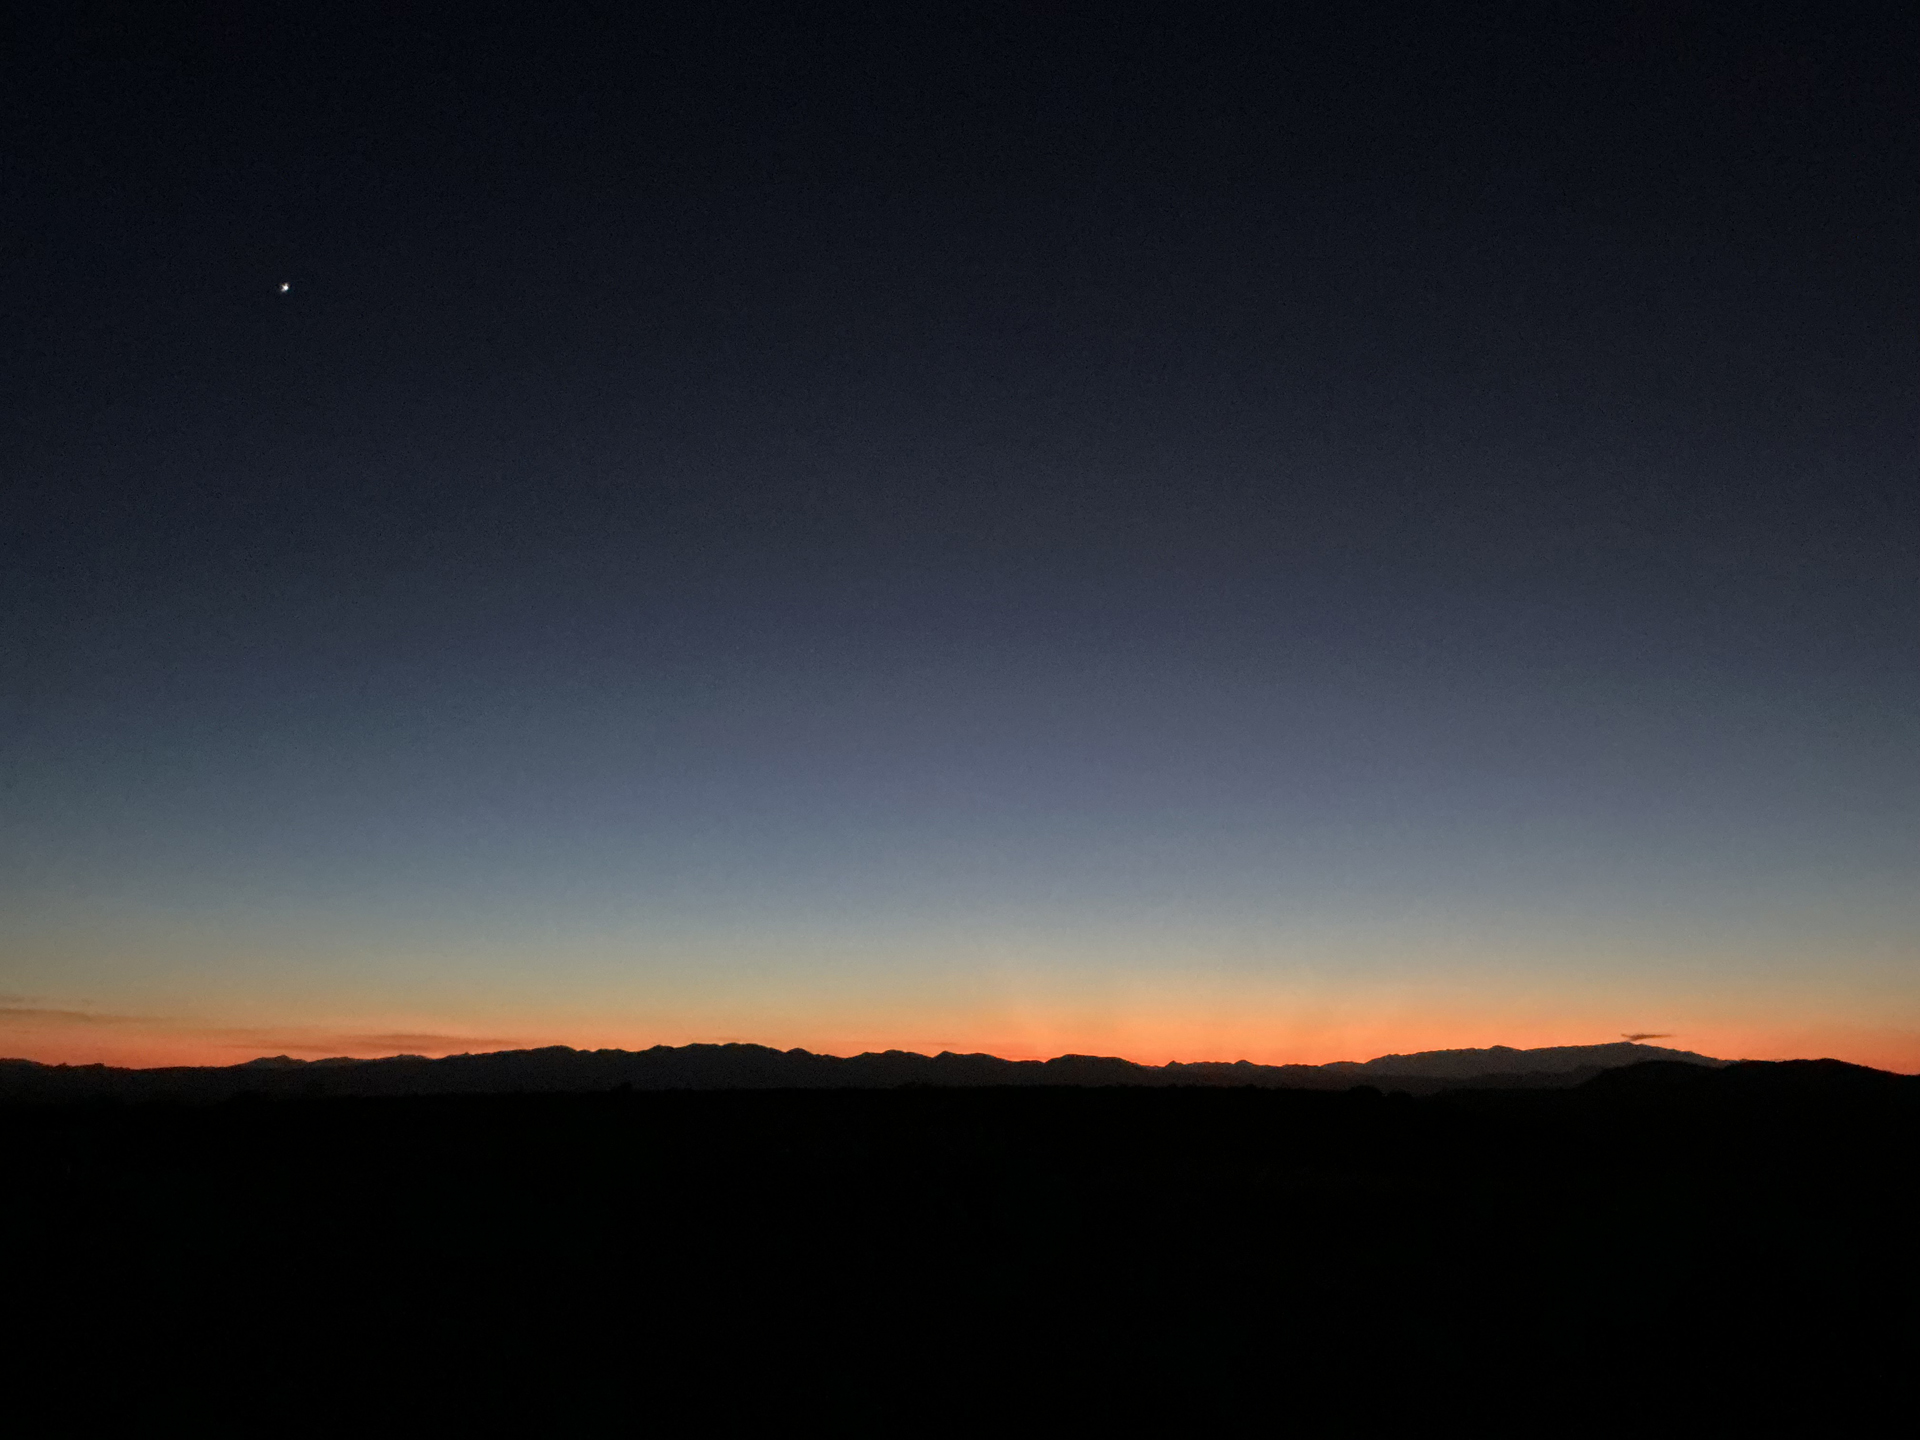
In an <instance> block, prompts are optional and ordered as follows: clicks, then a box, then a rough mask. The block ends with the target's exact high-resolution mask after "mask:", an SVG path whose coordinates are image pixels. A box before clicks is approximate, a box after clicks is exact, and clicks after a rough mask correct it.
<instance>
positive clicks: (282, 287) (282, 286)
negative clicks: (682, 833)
mask: <svg viewBox="0 0 1920 1440" xmlns="http://www.w3.org/2000/svg"><path fill="white" fill-rule="evenodd" d="M291 289H293V286H291V285H289V284H287V283H286V281H284V280H283V281H281V282H280V293H281V294H282V295H284V294H286V293H287V292H288V291H289V290H291Z"/></svg>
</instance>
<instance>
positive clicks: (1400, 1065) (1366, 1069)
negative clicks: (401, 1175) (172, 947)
mask: <svg viewBox="0 0 1920 1440" xmlns="http://www.w3.org/2000/svg"><path fill="white" fill-rule="evenodd" d="M1648 1061H1666V1062H1672V1063H1678V1064H1683V1065H1694V1066H1702V1067H1707V1068H1719V1067H1722V1066H1725V1065H1728V1064H1730V1063H1733V1062H1730V1061H1726V1060H1720V1059H1716V1058H1714V1057H1712V1056H1708V1055H1699V1054H1695V1053H1694V1052H1692V1051H1686V1050H1673V1049H1668V1048H1666V1047H1664V1046H1658V1045H1642V1044H1638V1043H1635V1042H1631V1041H1614V1042H1611V1043H1609V1044H1602V1045H1556V1046H1545V1047H1541V1048H1538V1049H1532V1050H1522V1049H1515V1048H1512V1047H1509V1046H1504V1045H1495V1046H1490V1047H1487V1048H1485V1049H1466V1050H1430V1051H1421V1052H1416V1053H1414V1054H1408V1055H1382V1056H1376V1057H1375V1058H1374V1059H1372V1060H1364V1061H1352V1060H1342V1061H1334V1062H1332V1063H1331V1064H1326V1065H1262V1064H1256V1063H1254V1062H1252V1061H1247V1060H1235V1061H1218V1060H1201V1061H1178V1060H1175V1061H1170V1062H1168V1063H1167V1064H1165V1065H1143V1064H1139V1063H1138V1062H1135V1061H1132V1060H1125V1059H1121V1058H1119V1057H1117V1056H1107V1055H1077V1054H1067V1055H1057V1056H1055V1057H1053V1058H1052V1059H1049V1060H1004V1059H1002V1058H1000V1057H999V1056H997V1055H988V1054H983V1053H978V1052H975V1053H969V1054H961V1053H956V1052H954V1051H951V1050H943V1051H941V1052H939V1053H938V1054H936V1055H922V1054H920V1053H918V1052H917V1051H910V1050H882V1051H871V1050H870V1051H864V1052H862V1053H860V1054H857V1055H851V1056H836V1055H821V1054H816V1053H814V1052H812V1051H809V1050H804V1049H799V1048H795V1049H791V1050H778V1049H775V1048H773V1047H771V1046H766V1045H754V1044H743V1043H728V1044H692V1045H682V1046H669V1045H655V1046H653V1047H651V1048H649V1049H646V1050H614V1049H602V1050H576V1049H573V1048H572V1047H570V1046H566V1045H550V1046H544V1047H539V1048H534V1049H525V1050H498V1051H488V1052H482V1053H477V1054H474V1053H463V1054H458V1055H447V1056H442V1057H440V1058H437V1059H428V1058H426V1057H424V1056H419V1055H391V1056H385V1057H380V1058H377V1059H368V1060H357V1059H353V1058H350V1057H346V1056H332V1057H327V1058H324V1059H319V1060H299V1059H295V1058H293V1057H291V1056H287V1055H273V1056H259V1057H257V1058H255V1059H252V1060H247V1061H243V1062H241V1063H239V1064H236V1065H225V1066H162V1067H154V1068H149V1069H136V1068H127V1067H116V1066H108V1065H49V1064H45V1063H42V1062H40V1061H35V1060H12V1059H5V1060H0V1099H81V1098H95V1097H98V1098H108V1097H112V1098H125V1099H201V1100H218V1099H225V1098H231V1097H234V1096H238V1095H242V1094H253V1095H263V1096H267V1095H287V1096H312V1095H366V1096H374V1095H430V1094H480V1093H517V1092H533V1091H541V1092H554V1091H588V1090H610V1089H617V1088H621V1087H627V1088H631V1089H636V1090H763V1089H782V1090H784V1089H795V1090H812V1089H890V1088H898V1087H901V1086H929V1087H969V1088H971V1087H979V1086H1055V1085H1078V1086H1112V1085H1123V1086H1166V1085H1187V1086H1193V1085H1199V1086H1213V1087H1220V1086H1243V1085H1252V1086H1257V1087H1261V1088H1269V1089H1309V1090H1343V1089H1351V1088H1353V1087H1355V1086H1359V1085H1373V1086H1376V1087H1385V1088H1391V1089H1404V1090H1410V1091H1414V1092H1416V1093H1425V1092H1431V1091H1433V1090H1436V1089H1441V1088H1448V1087H1457V1086H1475V1087H1480V1088H1494V1087H1498V1088H1510V1087H1515V1086H1532V1087H1546V1088H1560V1087H1565V1086H1568V1085H1574V1084H1579V1083H1581V1082H1583V1081H1585V1080H1588V1079H1591V1078H1592V1077H1594V1076H1595V1075H1598V1074H1601V1073H1603V1072H1604V1071H1607V1070H1612V1069H1618V1068H1620V1067H1623V1066H1627V1065H1637V1064H1642V1063H1645V1062H1648Z"/></svg>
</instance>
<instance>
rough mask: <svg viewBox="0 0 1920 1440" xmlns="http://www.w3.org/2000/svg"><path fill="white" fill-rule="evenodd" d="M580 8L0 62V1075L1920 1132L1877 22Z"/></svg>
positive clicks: (352, 15) (1904, 247) (1899, 159)
mask: <svg viewBox="0 0 1920 1440" xmlns="http://www.w3.org/2000/svg"><path fill="white" fill-rule="evenodd" d="M386 8H390V7H386ZM635 9H636V11H639V10H642V9H644V10H645V11H646V13H645V14H644V15H642V14H635V15H633V16H630V17H626V18H624V19H618V20H613V19H608V18H607V17H605V16H599V17H595V16H593V15H592V14H591V12H589V11H587V10H586V9H584V8H578V9H577V8H574V7H569V6H563V5H552V6H539V7H528V8H526V9H524V10H521V11H519V12H515V11H512V10H496V9H492V8H489V7H486V6H470V5H461V6H454V7H445V8H424V7H423V8H421V9H418V10H410V11H409V12H408V14H407V16H406V17H404V18H400V19H396V18H394V17H393V16H391V15H389V14H383V13H382V11H381V10H379V9H370V10H365V11H360V10H355V9H353V8H351V7H344V6H342V7H335V6H328V7H289V8H287V9H285V10H276V9H274V8H272V7H246V8H244V9H241V8H237V7H236V8H234V9H231V10H229V9H226V8H221V7H208V8H206V9H204V10H193V11H186V10H182V11H179V12H171V13H169V14H168V15H166V16H164V17H161V18H155V17H154V15H153V14H152V13H151V12H150V11H149V10H148V8H147V7H139V6H134V7H124V8H123V7H89V6H77V7H72V8H70V9H66V8H63V9H62V10H61V12H60V13H59V14H58V15H57V16H49V17H45V18H42V19H31V20H28V21H22V22H19V25H20V34H19V35H18V36H16V40H17V42H18V43H15V44H14V45H12V46H11V47H10V49H11V52H12V53H13V54H14V56H15V58H14V60H13V61H11V62H10V63H11V67H12V68H11V70H10V72H9V74H8V75H7V77H6V84H4V85H0V106H3V107H4V112H3V116H4V126H5V130H6V133H7V134H8V136H9V137H10V138H9V141H8V146H7V148H8V150H9V152H10V158H9V161H8V164H7V166H6V167H5V169H4V171H0V187H3V189H0V205H3V206H4V210H5V214H6V216H7V222H6V235H5V242H4V245H5V248H4V251H0V264H4V267H5V276H6V285H5V294H4V301H3V302H0V303H4V307H5V308H4V312H3V313H0V327H3V328H0V367H3V368H0V386H3V387H4V394H5V396H6V399H5V403H4V406H0V409H3V410H4V421H3V422H0V464H4V473H3V474H0V487H3V489H0V497H3V504H4V521H5V531H4V536H3V537H0V544H4V551H0V606H3V607H4V608H3V609H0V1053H4V1054H12V1055H23V1056H30V1057H33V1058H38V1059H45V1060H87V1061H91V1060H110V1061H117V1062H122V1063H159V1062H164V1061H174V1060H193V1061H213V1062H221V1063H225V1062H229V1061H232V1060H236V1059H243V1058H247V1057H249V1056H251V1055H254V1054H259V1053H263V1052H264V1053H277V1052H282V1051H284V1052H286V1053H290V1054H295V1055H307V1056H314V1055H322V1054H365V1055H372V1054H386V1053H393V1052H394V1051H396V1050H398V1051H409V1052H419V1053H429V1054H439V1053H446V1052H450V1051H460V1050H469V1049H472V1050H479V1049H492V1048H500V1047H503V1046H507V1045H520V1044H545V1043H567V1044H574V1045H582V1046H594V1045H622V1046H628V1047H639V1046H645V1045H649V1044H653V1043H656V1042H668V1043H683V1042H686V1041H690V1040H719V1039H730V1040H753V1041H758V1042H762V1043H767V1044H774V1045H780V1046H791V1045H804V1046H807V1047H809V1048H812V1049H817V1050H827V1051H834V1052H838V1053H844V1052H847V1051H853V1050H860V1049H869V1048H872V1049H879V1048H887V1047H889V1046H898V1047H901V1048H909V1049H918V1050H929V1051H930V1050H938V1049H942V1048H951V1049H957V1050H978V1049H984V1050H991V1051H994V1052H996V1053H999V1054H1003V1055H1009V1056H1033V1055H1051V1054H1057V1053H1061V1052H1063V1051H1083V1052H1099V1053H1112V1054H1123V1055H1127V1056H1129V1057H1132V1058H1135V1059H1139V1060H1145V1061H1163V1060H1167V1059H1174V1058H1179V1059H1188V1060H1197V1059H1237V1058H1243V1057H1244V1058H1248V1059H1254V1060H1262V1061H1287V1060H1304V1061H1324V1060H1332V1059H1352V1058H1365V1057H1366V1056H1369V1055H1373V1054H1379V1053H1382V1052H1386V1051H1394V1050H1401V1051H1404V1050H1412V1049H1421V1048H1434V1047H1439V1046H1451V1045H1471V1044H1494V1043H1506V1044H1515V1045H1529V1044H1564V1043H1582V1042H1590V1041H1605V1040H1611V1039H1614V1038H1616V1037H1617V1036H1618V1034H1619V1033H1620V1032H1622V1031H1670V1032H1673V1034H1674V1036H1675V1039H1674V1040H1673V1041H1672V1042H1670V1043H1673V1044H1676V1045H1682V1046H1685V1047H1686V1048H1691V1049H1697V1050H1703V1051H1707V1052H1711V1053H1717V1054H1723V1055H1750V1056H1778V1055H1790V1054H1833V1055H1839V1056H1842V1057H1844V1058H1848V1059H1854V1060H1860V1061H1863V1062H1866V1063H1872V1064H1878V1065H1883V1066H1889V1067H1893V1068H1898V1069H1903V1070H1920V883H1916V881H1920V874H1917V873H1916V872H1917V871H1920V743H1917V742H1920V649H1917V648H1916V641H1917V640H1920V560H1917V559H1916V555H1917V554H1920V551H1917V550H1916V540H1917V539H1920V499H1917V498H1916V490H1915V484H1914V482H1915V478H1916V465H1915V462H1916V458H1920V445H1917V444H1916V441H1917V439H1920V436H1917V435H1916V412H1917V410H1920V405H1916V399H1917V398H1920V391H1916V387H1915V380H1916V377H1917V376H1920V338H1917V337H1920V327H1916V320H1920V305H1917V304H1916V299H1917V298H1920V297H1917V295H1916V291H1917V290H1920V225H1917V224H1916V220H1920V216H1917V215H1916V209H1917V208H1920V207H1916V204H1915V200H1916V194H1915V181H1914V176H1915V175H1916V174H1917V173H1920V168H1916V160H1920V154H1916V151H1917V150H1920V146H1916V143H1915V141H1916V124H1915V113H1914V99H1913V93H1912V87H1911V84H1910V83H1909V82H1910V79H1911V77H1910V75H1909V74H1907V73H1906V71H1907V69H1908V66H1909V61H1910V57H1911V55H1912V54H1913V53H1914V47H1913V42H1914V41H1915V39H1916V38H1917V37H1916V35H1915V33H1914V32H1915V18H1914V14H1913V12H1912V11H1911V9H1910V8H1909V7H1901V6H1886V7H1838V8H1836V7H1831V6H1821V7H1817V8H1813V7H1809V8H1807V9H1805V10H1798V9H1790V8H1776V7H1767V6H1755V7H1744V6H1743V7H1738V8H1737V10H1735V9H1724V8H1722V7H1696V8H1693V9H1689V8H1688V7H1619V8H1615V7H1609V6H1604V5H1601V6H1592V7H1584V6H1583V7H1573V8H1572V9H1569V10H1565V11H1562V10H1559V9H1555V8H1552V7H1543V6H1535V5H1514V6H1487V7H1475V6H1446V7H1434V8H1432V9H1430V10H1424V11H1423V10H1419V9H1409V8H1407V7H1387V8H1385V9H1382V10H1380V11H1378V12H1373V11H1368V10H1366V8H1365V7H1353V6H1340V7H1329V9H1330V10H1331V11H1334V12H1335V14H1334V15H1331V16H1329V17H1325V18H1322V19H1311V18H1309V17H1310V14H1311V12H1306V11H1301V12H1299V13H1294V12H1291V11H1286V10H1285V8H1284V7H1273V9H1274V10H1275V11H1277V12H1280V13H1271V14H1270V13H1268V12H1267V9H1266V7H1262V8H1261V9H1259V10H1256V11H1251V12H1248V13H1247V14H1246V15H1240V14H1237V13H1235V12H1232V11H1230V10H1227V9H1220V10H1217V11H1214V12H1212V13H1211V14H1209V15H1207V16H1205V17H1196V16H1195V15H1193V14H1192V13H1190V7H1169V8H1167V9H1164V10H1149V9H1141V10H1133V9H1116V8H1114V7H1099V8H1098V9H1096V10H1090V11H1088V12H1086V13H1084V14H1081V15H1076V16H1068V15H1067V12H1064V11H1062V12H1057V13H1056V14H1054V15H1053V16H1052V17H1051V18H1033V17H1027V18H1018V17H1010V16H1009V15H1008V14H1007V13H1004V12H1002V11H1000V10H998V9H995V8H983V9H977V10H967V11H964V12H961V11H955V12H950V13H949V12H943V13H942V15H941V16H940V17H939V18H937V19H929V18H925V17H924V16H920V15H904V14H900V13H895V12H894V11H893V10H891V9H888V8H884V7H883V8H882V9H879V10H874V11H836V12H833V13H832V14H831V15H828V14H827V13H826V12H820V13H818V14H816V13H812V12H806V13H805V18H804V19H803V18H801V17H802V14H803V12H802V11H799V10H793V11H779V10H761V9H755V10H727V9H716V8H713V7H705V6H703V7H698V10H697V13H696V12H693V11H690V12H688V14H687V15H685V16H680V15H676V14H674V13H672V12H670V11H668V10H665V9H655V8H652V7H635ZM1656 11H1657V13H1655V12H1656ZM282 284H286V285H288V286H290V287H291V288H290V289H289V290H287V291H286V292H285V293H282V292H281V290H280V288H279V287H280V286H281V285H282Z"/></svg>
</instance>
